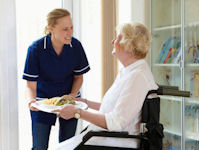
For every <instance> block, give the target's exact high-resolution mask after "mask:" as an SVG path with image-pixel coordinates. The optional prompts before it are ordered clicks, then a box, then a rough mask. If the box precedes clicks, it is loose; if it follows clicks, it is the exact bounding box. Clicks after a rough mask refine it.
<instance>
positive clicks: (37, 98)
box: [36, 97, 48, 101]
mask: <svg viewBox="0 0 199 150" xmlns="http://www.w3.org/2000/svg"><path fill="white" fill-rule="evenodd" d="M43 99H48V98H41V97H36V100H38V101H40V100H43Z"/></svg>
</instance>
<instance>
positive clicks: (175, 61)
mask: <svg viewBox="0 0 199 150" xmlns="http://www.w3.org/2000/svg"><path fill="white" fill-rule="evenodd" d="M180 57H181V44H180V45H179V47H178V49H177V52H176V55H175V57H174V59H173V62H172V63H174V64H176V63H178V62H179V61H180Z"/></svg>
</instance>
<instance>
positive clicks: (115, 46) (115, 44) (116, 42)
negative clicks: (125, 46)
mask: <svg viewBox="0 0 199 150" xmlns="http://www.w3.org/2000/svg"><path fill="white" fill-rule="evenodd" d="M121 39H122V35H121V34H118V35H117V37H116V38H115V39H113V40H112V44H113V51H112V54H113V55H114V56H115V55H117V53H118V52H119V50H120V44H119V42H120V41H121Z"/></svg>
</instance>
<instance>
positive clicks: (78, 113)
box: [75, 108, 81, 119]
mask: <svg viewBox="0 0 199 150" xmlns="http://www.w3.org/2000/svg"><path fill="white" fill-rule="evenodd" d="M80 113H81V109H80V108H78V109H77V112H76V113H75V118H76V119H79V118H80V117H81V115H80Z"/></svg>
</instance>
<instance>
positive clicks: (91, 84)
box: [81, 0, 101, 102]
mask: <svg viewBox="0 0 199 150" xmlns="http://www.w3.org/2000/svg"><path fill="white" fill-rule="evenodd" d="M100 6H101V1H100V0H95V1H93V0H84V1H83V2H82V3H81V42H82V44H83V47H84V49H85V51H86V54H87V57H88V61H89V64H90V67H91V70H90V71H89V72H88V73H87V74H85V78H84V84H83V97H85V98H88V99H90V100H96V101H99V102H100V101H101V19H100V18H101V14H100V12H101V7H100Z"/></svg>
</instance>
